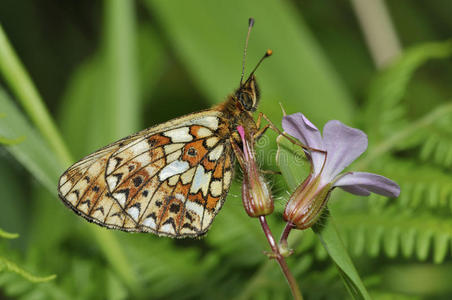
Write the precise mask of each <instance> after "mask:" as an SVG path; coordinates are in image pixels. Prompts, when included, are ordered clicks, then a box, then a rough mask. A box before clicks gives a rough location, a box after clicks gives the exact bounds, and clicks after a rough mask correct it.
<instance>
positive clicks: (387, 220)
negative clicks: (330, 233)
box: [336, 206, 452, 263]
mask: <svg viewBox="0 0 452 300" xmlns="http://www.w3.org/2000/svg"><path fill="white" fill-rule="evenodd" d="M336 218H337V219H338V222H337V223H338V224H340V228H341V229H342V230H344V231H345V232H346V234H347V239H346V240H348V244H349V247H350V249H351V250H352V251H353V253H354V254H355V255H362V254H363V253H364V252H367V254H368V255H370V256H372V257H375V256H377V255H379V254H380V253H381V252H383V253H384V254H385V255H386V256H388V257H390V258H394V257H396V256H397V255H401V256H403V257H405V258H414V257H415V258H416V259H418V260H421V261H424V260H426V259H427V258H428V257H429V255H430V253H432V254H433V261H434V262H435V263H441V262H442V261H444V259H445V258H446V256H447V252H448V249H449V244H450V243H451V242H452V218H451V215H450V214H447V215H439V214H436V213H433V212H429V211H422V212H421V211H410V210H403V209H402V210H401V209H400V208H399V207H397V206H391V207H390V208H387V209H386V210H385V211H383V212H378V213H376V212H374V213H369V212H368V211H364V212H358V213H356V212H355V213H347V214H343V215H341V216H337V217H336ZM449 255H450V254H449Z"/></svg>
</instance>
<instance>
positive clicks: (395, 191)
mask: <svg viewBox="0 0 452 300" xmlns="http://www.w3.org/2000/svg"><path fill="white" fill-rule="evenodd" d="M334 186H338V187H340V188H343V189H344V190H346V191H347V192H350V193H353V194H357V195H364V196H367V195H368V194H367V195H366V194H364V190H367V191H368V192H372V193H377V194H380V195H383V196H387V197H398V196H399V195H400V187H399V185H398V184H397V183H395V182H394V181H392V180H391V179H388V178H386V177H384V176H381V175H378V174H373V173H367V172H350V173H346V174H344V175H343V176H341V177H340V178H339V179H338V180H337V181H336V182H335V183H334Z"/></svg>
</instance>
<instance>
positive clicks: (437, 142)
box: [420, 115, 452, 168]
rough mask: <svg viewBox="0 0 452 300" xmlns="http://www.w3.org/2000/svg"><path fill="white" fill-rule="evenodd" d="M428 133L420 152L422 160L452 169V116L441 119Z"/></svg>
mask: <svg viewBox="0 0 452 300" xmlns="http://www.w3.org/2000/svg"><path fill="white" fill-rule="evenodd" d="M426 131H427V132H426V134H425V140H424V143H423V144H422V148H421V151H420V158H421V160H423V161H431V162H434V163H435V164H437V165H439V166H444V167H448V168H450V167H452V116H450V115H449V116H445V117H443V118H440V119H439V120H437V121H436V122H434V124H432V125H431V126H430V127H429V128H428V129H427V130H426Z"/></svg>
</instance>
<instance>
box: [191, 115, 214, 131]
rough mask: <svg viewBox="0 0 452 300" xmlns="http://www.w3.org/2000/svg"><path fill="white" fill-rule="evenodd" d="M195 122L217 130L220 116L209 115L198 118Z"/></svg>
mask: <svg viewBox="0 0 452 300" xmlns="http://www.w3.org/2000/svg"><path fill="white" fill-rule="evenodd" d="M193 124H197V125H202V126H206V127H208V128H210V129H212V130H217V128H218V117H214V116H207V117H203V118H201V119H198V120H194V121H193Z"/></svg>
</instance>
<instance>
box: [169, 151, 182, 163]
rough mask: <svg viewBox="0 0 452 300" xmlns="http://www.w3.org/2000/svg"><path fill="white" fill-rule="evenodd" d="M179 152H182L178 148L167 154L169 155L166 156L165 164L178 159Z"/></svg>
mask: <svg viewBox="0 0 452 300" xmlns="http://www.w3.org/2000/svg"><path fill="white" fill-rule="evenodd" d="M181 154H182V150H179V151H176V152H173V153H171V154H169V155H168V156H167V157H166V163H167V164H169V163H172V162H173V161H175V160H176V159H178V158H179V156H181Z"/></svg>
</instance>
